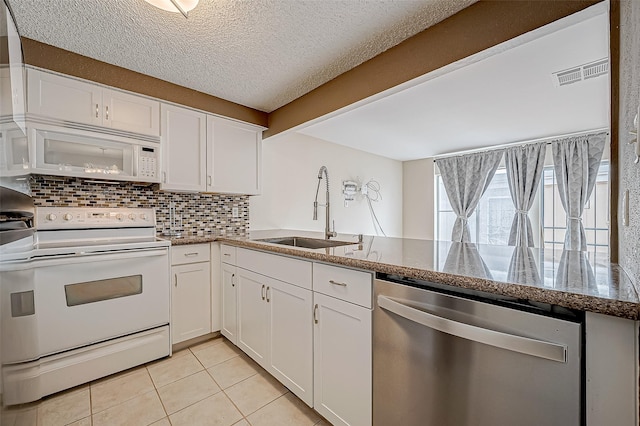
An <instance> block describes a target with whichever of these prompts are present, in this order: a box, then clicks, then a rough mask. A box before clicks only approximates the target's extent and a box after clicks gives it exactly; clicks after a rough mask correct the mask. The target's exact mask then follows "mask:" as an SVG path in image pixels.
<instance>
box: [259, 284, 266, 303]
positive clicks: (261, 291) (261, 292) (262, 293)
mask: <svg viewBox="0 0 640 426" xmlns="http://www.w3.org/2000/svg"><path fill="white" fill-rule="evenodd" d="M260 294H261V295H262V300H264V299H265V296H264V284H262V290H260Z"/></svg>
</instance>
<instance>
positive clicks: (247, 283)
mask: <svg viewBox="0 0 640 426" xmlns="http://www.w3.org/2000/svg"><path fill="white" fill-rule="evenodd" d="M237 277H238V281H237V284H236V286H237V289H236V291H237V292H238V293H237V294H238V305H237V306H238V347H239V348H240V349H242V350H243V351H244V353H246V354H247V355H249V356H250V357H251V358H253V359H254V361H256V362H257V363H258V364H260V365H261V366H263V367H265V368H266V367H267V365H266V363H267V361H266V360H267V349H268V348H267V343H268V331H269V321H268V318H267V316H268V314H269V312H268V310H267V309H268V306H267V303H266V289H267V286H266V284H265V277H264V276H262V275H258V274H256V273H254V272H251V271H247V270H246V269H242V268H237Z"/></svg>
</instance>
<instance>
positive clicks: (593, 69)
mask: <svg viewBox="0 0 640 426" xmlns="http://www.w3.org/2000/svg"><path fill="white" fill-rule="evenodd" d="M608 72H609V58H603V59H598V60H597V61H593V62H589V63H586V64H582V65H578V66H577V67H573V68H569V69H566V70H563V71H558V72H554V73H553V74H552V76H553V83H554V85H555V86H556V87H559V86H566V85H568V84H573V83H577V82H579V81H583V80H587V79H589V78H594V77H598V76H600V75H605V74H607V73H608Z"/></svg>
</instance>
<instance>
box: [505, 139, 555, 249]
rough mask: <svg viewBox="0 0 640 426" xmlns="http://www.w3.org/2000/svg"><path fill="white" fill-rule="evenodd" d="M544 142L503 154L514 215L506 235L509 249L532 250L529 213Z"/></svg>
mask: <svg viewBox="0 0 640 426" xmlns="http://www.w3.org/2000/svg"><path fill="white" fill-rule="evenodd" d="M546 146H547V144H546V143H536V144H530V145H522V146H516V147H513V148H509V149H507V150H506V151H505V164H506V167H507V182H508V183H509V192H510V193H511V199H512V200H513V205H514V206H515V208H516V213H515V215H514V217H513V223H512V224H511V231H510V233H509V242H508V244H509V245H510V246H524V247H533V245H534V244H533V230H532V228H531V220H530V219H529V210H530V209H531V206H532V205H533V200H534V199H535V197H536V191H537V189H538V184H539V183H540V179H541V178H542V172H543V170H544V157H545V154H546V150H545V148H546Z"/></svg>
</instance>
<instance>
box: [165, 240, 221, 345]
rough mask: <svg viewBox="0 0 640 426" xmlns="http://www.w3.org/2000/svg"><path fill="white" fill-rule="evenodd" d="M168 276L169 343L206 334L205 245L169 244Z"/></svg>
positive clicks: (208, 295) (208, 297)
mask: <svg viewBox="0 0 640 426" xmlns="http://www.w3.org/2000/svg"><path fill="white" fill-rule="evenodd" d="M171 278H172V283H171V284H172V285H171V336H172V339H171V340H172V343H173V344H175V343H180V342H184V341H185V340H189V339H193V338H194V337H198V336H202V335H205V334H207V333H210V332H211V266H210V263H209V244H196V245H186V246H177V247H172V248H171Z"/></svg>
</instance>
